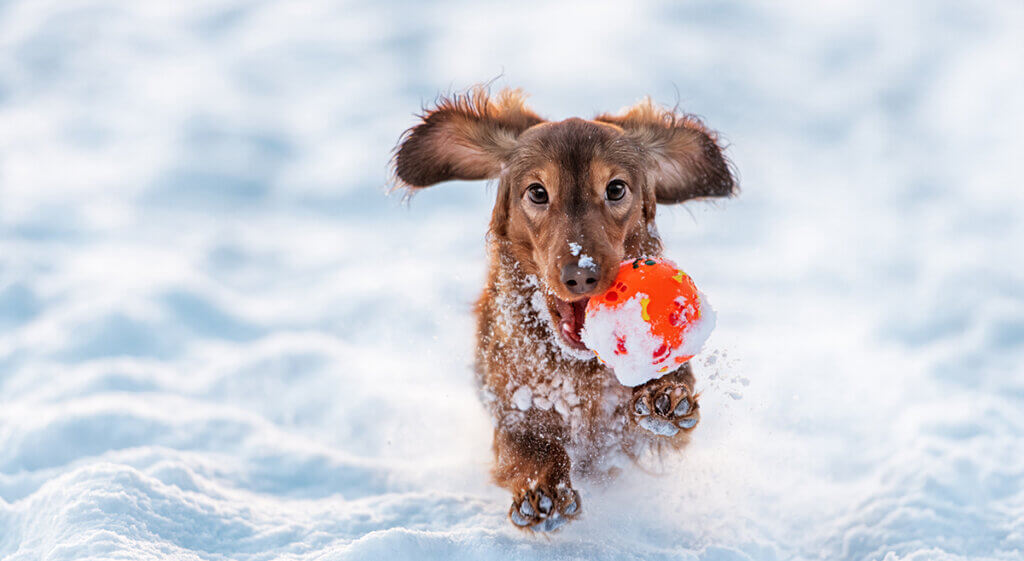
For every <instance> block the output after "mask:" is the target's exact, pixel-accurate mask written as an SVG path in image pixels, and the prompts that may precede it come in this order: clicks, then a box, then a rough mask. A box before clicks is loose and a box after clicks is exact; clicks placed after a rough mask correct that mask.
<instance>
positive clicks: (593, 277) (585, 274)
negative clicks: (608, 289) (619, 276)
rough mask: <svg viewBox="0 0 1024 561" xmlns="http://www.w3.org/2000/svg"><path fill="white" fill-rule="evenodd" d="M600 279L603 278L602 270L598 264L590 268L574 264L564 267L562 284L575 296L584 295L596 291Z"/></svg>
mask: <svg viewBox="0 0 1024 561" xmlns="http://www.w3.org/2000/svg"><path fill="white" fill-rule="evenodd" d="M599 278H601V268H600V267H598V266H597V264H596V263H595V264H593V265H591V266H590V267H580V266H579V265H578V264H577V263H575V262H573V263H569V264H568V265H566V266H564V267H562V283H563V284H565V286H566V287H568V288H569V292H572V293H573V294H583V293H585V292H590V291H591V290H594V287H596V286H597V279H599Z"/></svg>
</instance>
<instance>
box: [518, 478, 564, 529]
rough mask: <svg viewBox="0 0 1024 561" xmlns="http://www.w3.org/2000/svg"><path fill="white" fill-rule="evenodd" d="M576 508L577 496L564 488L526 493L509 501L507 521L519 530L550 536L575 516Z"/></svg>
mask: <svg viewBox="0 0 1024 561" xmlns="http://www.w3.org/2000/svg"><path fill="white" fill-rule="evenodd" d="M580 506H581V503H580V494H579V493H577V492H576V490H575V489H572V488H570V487H567V486H565V485H559V486H557V487H556V488H554V489H544V488H537V489H529V490H524V491H522V492H520V493H519V494H518V495H517V496H516V497H515V498H513V499H512V507H511V508H509V511H508V517H509V520H511V521H512V523H513V524H515V525H516V526H518V527H519V528H521V529H523V530H532V531H534V532H553V531H555V530H557V529H559V528H561V527H562V526H563V525H565V523H566V522H568V521H570V520H572V519H574V518H576V517H577V516H579V514H580Z"/></svg>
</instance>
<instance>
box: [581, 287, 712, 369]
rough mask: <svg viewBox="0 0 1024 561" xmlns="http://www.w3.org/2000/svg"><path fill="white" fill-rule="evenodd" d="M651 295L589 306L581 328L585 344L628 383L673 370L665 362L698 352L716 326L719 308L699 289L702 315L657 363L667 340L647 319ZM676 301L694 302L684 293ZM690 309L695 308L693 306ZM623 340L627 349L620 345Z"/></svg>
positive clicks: (674, 362) (698, 300)
mask: <svg viewBox="0 0 1024 561" xmlns="http://www.w3.org/2000/svg"><path fill="white" fill-rule="evenodd" d="M648 298H649V297H648V295H647V294H645V293H643V292H638V293H636V294H635V295H633V297H632V298H630V299H628V300H625V301H623V302H622V303H620V304H619V305H617V306H615V307H605V306H595V307H588V308H587V320H586V322H585V324H584V325H583V329H582V331H581V332H580V336H581V339H582V340H583V344H585V345H586V346H587V348H589V349H593V351H594V352H595V353H596V354H597V356H598V357H600V358H601V360H602V361H604V362H605V363H606V364H607V365H608V366H609V367H610V368H611V369H612V371H613V372H614V373H615V378H616V379H617V380H618V381H619V382H620V383H622V385H625V386H639V385H640V384H643V383H646V382H648V381H649V380H654V379H657V378H660V377H662V376H664V375H665V374H666V373H667V372H668V371H669V370H671V368H669V369H668V370H665V365H675V364H678V362H677V360H676V358H677V357H681V359H682V360H686V359H687V357H693V356H696V355H697V354H698V353H700V351H701V349H703V348H704V344H705V343H706V342H707V340H708V338H709V337H711V332H712V331H714V329H715V323H716V321H717V319H716V318H717V315H716V314H715V309H714V308H712V307H711V304H710V303H709V302H708V299H707V297H706V296H705V295H704V293H703V292H700V291H698V292H697V308H698V309H699V310H700V314H699V316H698V317H697V319H695V320H694V321H693V322H691V323H690V324H689V325H687V326H686V328H685V330H683V338H682V342H681V344H680V345H679V346H678V347H676V348H673V349H672V350H671V351H670V352H669V353H668V354H667V355H666V356H665V358H664V360H662V361H660V362H659V363H657V364H655V363H654V361H653V360H652V358H653V357H654V356H656V354H657V352H658V349H659V348H661V347H662V346H663V345H664V341H663V340H662V339H661V337H658V336H656V335H655V334H654V333H652V332H651V325H650V323H648V322H646V321H644V319H643V314H644V312H643V301H644V300H647V299H648ZM676 301H677V302H679V304H680V305H681V306H683V307H684V308H685V307H688V306H690V305H691V304H690V303H689V301H688V300H687V299H686V298H683V297H680V298H678V299H677V300H676ZM689 309H690V310H691V311H692V308H689ZM620 343H621V345H622V347H623V350H624V352H620V351H619V349H618V346H619V345H620Z"/></svg>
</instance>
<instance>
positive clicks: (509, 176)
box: [394, 88, 735, 349]
mask: <svg viewBox="0 0 1024 561" xmlns="http://www.w3.org/2000/svg"><path fill="white" fill-rule="evenodd" d="M394 165H395V174H396V176H397V179H398V181H399V185H401V186H403V187H405V188H407V189H409V190H410V191H415V190H419V189H422V188H424V187H427V186H430V185H433V184H435V183H439V182H442V181H448V180H452V179H493V178H498V179H499V183H498V194H497V200H496V202H495V205H494V211H493V214H492V217H491V234H492V236H494V237H495V239H496V240H497V241H498V242H499V243H502V244H503V246H505V247H507V248H508V251H509V252H510V253H511V255H512V256H513V258H514V259H515V260H516V261H517V262H518V264H519V267H520V269H521V270H522V271H523V272H524V273H526V274H533V275H536V276H537V277H538V278H540V279H541V280H542V281H543V282H544V284H545V286H546V288H547V291H546V294H547V301H548V307H549V311H550V312H551V318H552V322H553V323H554V324H555V325H553V326H552V327H553V328H554V331H556V332H558V333H559V334H560V335H561V337H562V339H563V342H564V343H566V344H568V345H569V346H570V347H573V348H577V349H581V348H583V344H582V343H581V342H580V337H579V332H580V329H581V328H582V326H583V311H584V309H585V307H586V303H587V300H588V299H589V297H590V296H592V295H594V294H599V293H601V292H603V291H604V290H606V289H607V288H608V287H609V286H610V285H611V284H612V282H613V281H614V279H615V275H616V273H617V272H618V265H619V263H620V262H622V261H623V260H625V259H627V258H635V257H640V256H645V255H651V254H655V253H657V252H659V251H660V242H659V240H658V239H657V235H656V233H655V232H656V230H655V229H654V215H655V208H656V205H657V203H663V204H671V203H680V202H683V201H687V200H691V199H697V198H707V197H725V196H729V195H731V194H733V192H734V191H735V181H734V179H733V176H732V174H731V173H730V169H729V165H728V163H727V161H726V160H725V158H724V157H723V156H722V151H721V148H720V147H719V145H718V141H717V136H716V135H715V133H714V132H712V131H709V130H708V129H706V128H705V127H704V126H703V124H702V123H701V122H700V121H699V120H698V119H696V118H694V117H691V116H687V115H679V114H676V113H675V112H674V111H671V110H666V109H662V108H659V107H656V106H655V105H653V104H652V103H651V102H650V100H645V101H643V102H641V103H639V104H637V105H636V106H633V107H631V108H628V109H627V110H626V111H625V112H624V113H623V114H621V115H617V116H613V115H600V116H598V117H596V118H595V119H593V120H583V119H576V118H573V119H566V120H564V121H559V122H549V121H545V120H544V119H542V118H540V117H538V116H537V115H536V114H535V113H534V112H533V111H531V110H530V109H528V108H527V107H526V106H525V104H524V102H523V96H522V94H521V93H520V92H518V91H515V90H505V91H502V92H501V93H500V94H498V95H497V96H495V97H493V98H492V97H491V96H489V95H488V93H487V92H486V90H484V89H481V88H478V89H475V90H472V91H471V92H470V93H468V94H466V95H465V96H454V97H452V98H449V99H442V100H441V101H440V102H439V103H438V104H437V106H436V107H435V108H434V109H431V110H428V111H426V113H425V114H424V115H423V116H422V122H420V123H419V124H417V125H416V126H414V127H413V128H411V129H409V131H407V133H406V135H405V136H404V137H403V138H402V140H401V141H400V142H399V145H398V147H397V150H396V155H395V161H394Z"/></svg>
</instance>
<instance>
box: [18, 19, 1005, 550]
mask: <svg viewBox="0 0 1024 561" xmlns="http://www.w3.org/2000/svg"><path fill="white" fill-rule="evenodd" d="M567 22H571V25H569V24H568V23H567ZM1022 36H1024V5H1022V4H1021V3H1020V2H1016V1H1007V2H998V1H993V2H985V3H963V2H954V1H948V0H939V1H933V0H912V1H908V2H898V3H894V2H881V1H870V0H869V1H863V2H824V3H807V2H796V1H792V0H786V1H780V2H767V3H766V2H732V1H727V2H719V1H717V0H715V1H711V0H697V1H695V2H686V3H676V2H666V3H646V2H637V3H629V6H623V5H622V3H618V2H614V3H613V2H603V1H596V2H588V3H586V5H585V6H584V5H576V4H558V3H548V2H532V1H527V2H525V3H524V2H517V3H512V4H505V5H498V4H494V5H487V4H484V3H478V2H458V3H451V4H445V5H438V4H436V3H418V2H401V3H397V4H392V3H377V2H373V3H371V2H365V3H359V2H335V1H327V0H311V1H310V2H301V3H294V2H279V3H277V2H256V1H254V0H204V1H202V2H198V1H182V2H127V1H121V2H115V1H104V0H72V1H65V0H34V1H27V0H9V1H6V2H2V3H0V559H2V560H4V561H28V560H33V561H34V560H39V559H46V560H63V559H133V560H145V559H184V560H196V559H201V560H226V559H232V560H256V559H290V560H314V559H315V560H362V559H389V560H390V559H417V560H422V559H445V560H459V559H474V560H476V559H526V560H529V559H545V560H556V559H562V560H565V559H597V560H603V559H607V560H611V559H615V560H622V559H648V560H649V559H688V560H697V559H701V560H715V561H722V560H745V559H758V560H762V559H763V560H779V561H782V560H793V559H797V560H801V559H827V560H884V561H909V560H914V561H923V560H940V561H952V560H957V561H959V560H968V559H970V560H975V559H999V560H1010V559H1020V558H1021V555H1022V552H1024V485H1022V478H1024V373H1022V371H1021V368H1022V364H1024V259H1020V258H1019V255H1020V250H1021V249H1020V248H1021V246H1022V244H1024V220H1022V216H1021V209H1022V208H1024V190H1022V189H1020V187H1019V185H1018V183H1019V176H1020V154H1021V153H1024V140H1022V137H1021V131H1022V130H1024V65H1021V64H1020V53H1021V51H1022V43H1021V37H1022ZM495 76H499V77H498V78H497V80H496V82H495V86H496V87H500V86H502V85H506V84H507V85H513V86H522V87H523V88H524V89H525V90H526V91H527V92H529V93H530V94H532V98H531V99H532V103H533V105H534V107H535V108H536V109H537V110H538V111H539V112H540V113H542V114H543V115H546V116H549V117H554V118H564V117H569V116H572V115H583V116H589V115H591V114H592V112H594V111H603V110H614V109H616V108H619V107H622V106H625V105H628V104H631V103H633V102H635V101H637V100H638V99H639V98H640V97H641V96H642V95H644V94H651V95H652V96H653V97H654V98H655V99H656V100H659V101H662V102H666V103H668V104H670V105H671V104H675V103H676V102H677V101H678V102H679V105H680V107H682V108H684V109H686V110H688V111H691V112H694V113H698V114H700V115H701V116H702V117H704V119H705V120H706V122H707V123H708V124H709V125H710V126H712V127H713V128H715V129H718V130H720V131H722V138H723V141H724V142H725V143H726V144H728V146H729V148H728V155H729V156H730V158H731V159H732V161H733V162H734V163H735V165H736V168H737V169H738V170H739V173H740V178H741V184H742V188H743V193H742V195H741V196H740V197H739V198H737V199H735V200H730V201H727V202H720V203H716V204H705V203H693V204H688V205H685V207H681V208H679V207H677V208H669V207H662V208H660V209H659V222H658V231H660V233H661V236H662V237H663V239H664V241H665V245H666V255H672V256H674V257H677V258H678V259H680V260H681V261H684V262H685V263H686V265H687V270H688V271H690V272H691V273H693V274H694V276H696V277H698V278H700V279H701V283H702V288H703V289H704V290H706V291H707V292H708V293H709V294H713V295H714V300H715V305H716V308H717V311H718V326H717V328H716V331H715V333H714V334H713V335H712V337H711V339H710V340H709V342H708V348H707V349H706V350H705V352H704V353H702V355H701V356H700V357H699V360H696V359H695V361H694V363H695V366H696V375H697V379H698V389H700V390H703V395H702V398H701V424H700V425H699V426H698V428H697V429H696V431H695V432H694V438H693V442H692V443H691V445H690V446H689V447H688V448H687V449H686V450H685V452H684V453H683V454H682V455H680V456H678V457H675V458H669V459H666V465H665V466H664V471H665V472H666V473H667V474H668V475H667V476H662V477H658V476H653V475H648V474H645V473H642V472H640V471H639V470H633V471H627V472H626V473H624V475H623V476H622V477H620V478H619V479H618V480H617V481H615V482H614V483H612V484H610V485H607V486H601V485H596V484H591V483H587V482H582V481H581V482H577V484H578V487H579V489H580V491H581V493H582V508H583V510H582V513H583V514H582V518H581V519H580V520H578V521H575V522H573V523H572V524H569V525H567V526H566V527H565V528H564V529H562V530H561V531H560V532H559V533H557V534H555V535H553V536H550V537H548V538H545V537H537V536H530V535H526V534H523V533H521V532H519V531H517V530H515V529H513V528H512V526H511V524H509V523H508V521H507V520H506V518H505V515H506V512H507V510H508V506H509V501H510V497H509V495H508V494H507V493H506V492H505V491H504V490H501V489H498V488H496V487H494V486H492V485H491V484H490V483H489V482H488V466H489V460H490V453H491V452H490V437H491V430H492V429H491V424H490V422H489V419H488V416H487V414H486V413H485V410H484V408H483V406H482V405H481V404H480V401H479V398H478V394H477V391H476V389H475V386H474V382H473V374H472V371H471V362H472V348H473V334H474V324H473V320H472V317H471V308H472V303H473V301H474V299H475V298H476V297H477V295H478V291H479V289H480V287H481V285H482V282H483V273H484V262H485V254H484V233H485V230H486V227H487V223H488V220H489V217H490V207H491V204H492V201H493V197H494V189H493V188H488V187H486V186H485V185H484V184H483V183H482V182H481V183H456V184H452V185H444V186H439V187H437V188H432V189H429V190H427V191H425V192H423V193H421V194H419V195H417V196H416V197H415V198H414V199H413V200H412V202H411V204H409V205H403V204H402V203H401V202H400V201H399V200H398V199H400V197H397V196H396V197H390V198H387V197H385V184H386V179H387V174H388V171H387V161H388V158H389V156H390V150H391V148H392V147H393V144H394V142H395V140H396V139H397V138H398V136H399V134H400V133H401V131H403V130H404V129H406V128H407V127H409V126H410V125H412V124H413V123H414V122H415V120H414V117H413V113H415V112H417V111H418V110H419V109H420V108H421V106H422V105H423V104H429V103H430V102H431V100H432V99H434V97H435V95H436V94H437V93H438V92H444V91H448V90H449V89H451V88H459V87H462V86H465V85H469V84H471V83H473V82H477V81H481V80H488V79H491V78H494V77H495ZM740 395H741V396H742V398H743V399H739V400H738V399H736V398H737V397H740ZM523 401H524V405H527V404H526V403H525V398H524V400H523Z"/></svg>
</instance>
